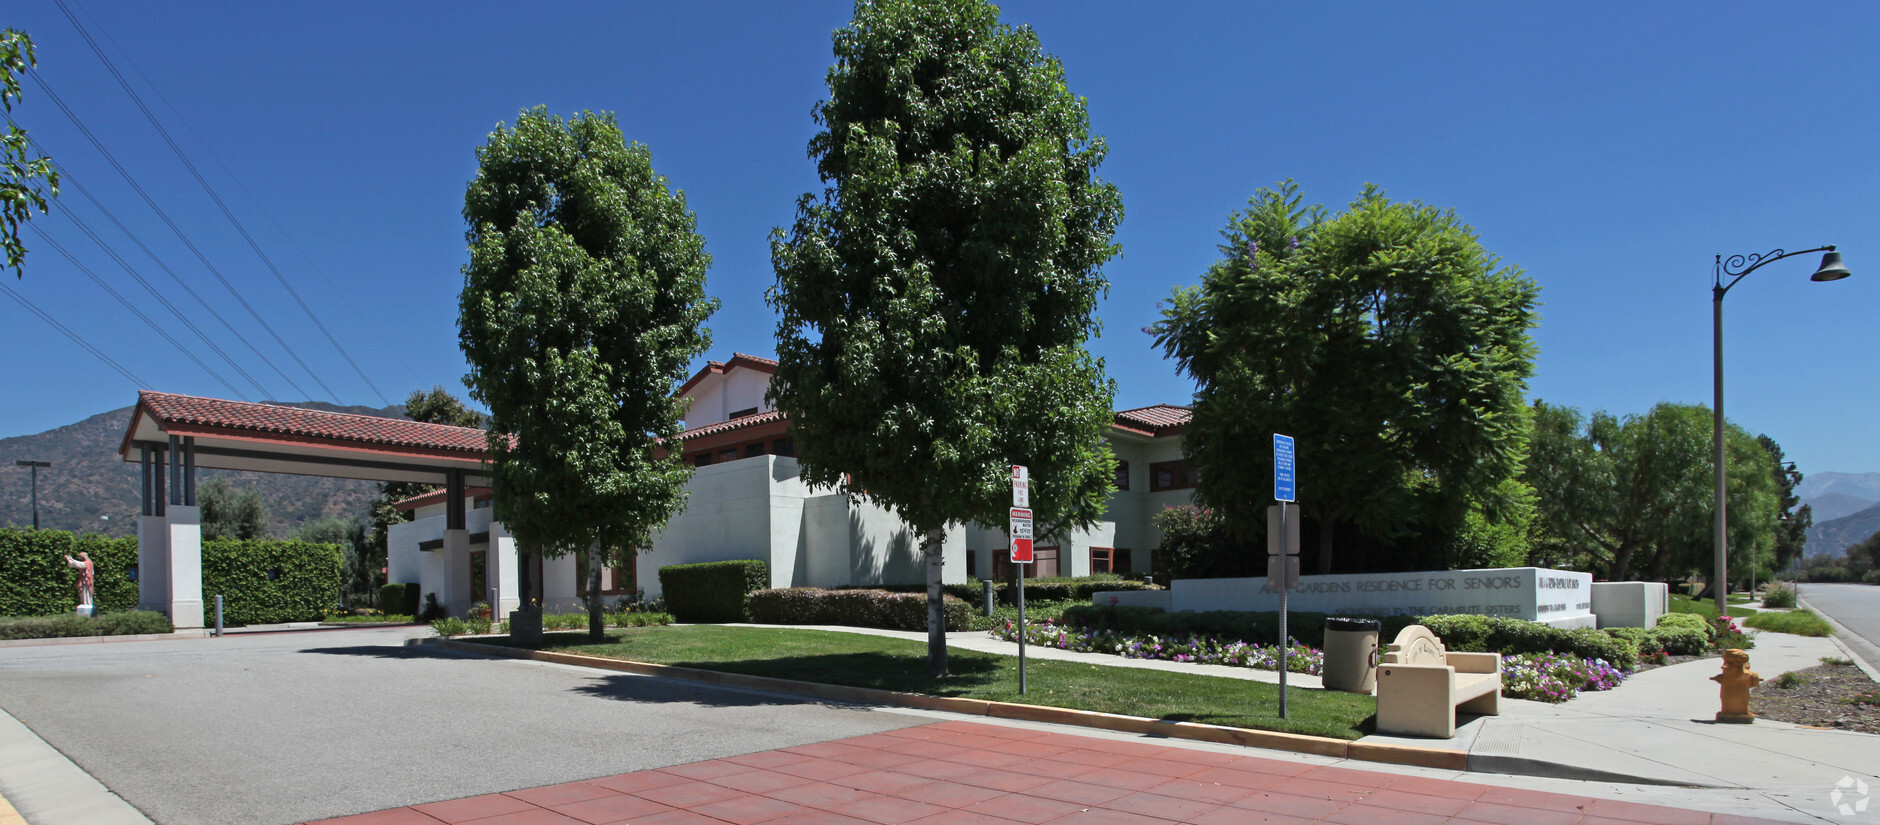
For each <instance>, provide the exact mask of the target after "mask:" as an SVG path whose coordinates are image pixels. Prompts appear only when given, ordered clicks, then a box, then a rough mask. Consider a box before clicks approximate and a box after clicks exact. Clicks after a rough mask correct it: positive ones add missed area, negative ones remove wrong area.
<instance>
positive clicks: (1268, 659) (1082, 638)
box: [991, 619, 1632, 703]
mask: <svg viewBox="0 0 1880 825" xmlns="http://www.w3.org/2000/svg"><path fill="white" fill-rule="evenodd" d="M1025 630H1026V632H1025V643H1026V644H1033V645H1038V646H1041V647H1051V648H1056V649H1058V650H1069V651H1073V652H1077V653H1108V654H1111V655H1114V656H1122V657H1124V658H1128V659H1162V660H1165V661H1170V662H1189V663H1194V664H1203V665H1233V666H1235V667H1248V668H1253V669H1255V670H1279V646H1278V645H1257V644H1247V643H1245V642H1238V641H1229V642H1223V641H1221V640H1219V639H1215V638H1212V637H1209V636H1200V635H1196V636H1182V637H1160V636H1153V635H1147V634H1143V635H1125V634H1122V633H1118V632H1116V631H1114V630H1086V629H1083V628H1080V627H1075V626H1072V625H1061V624H1058V623H1056V622H1053V621H1050V620H1048V619H1047V620H1045V621H1043V622H1039V623H1037V624H1028V626H1027V627H1026V629H1025ZM991 635H992V637H993V638H995V639H1001V640H1004V641H1008V642H1013V641H1017V640H1018V627H1017V625H1016V623H1013V622H1006V623H1005V624H1003V625H1000V626H999V627H996V628H993V629H992V634H991ZM1324 663H1325V654H1324V652H1323V651H1320V650H1316V649H1313V648H1310V647H1307V646H1305V645H1302V644H1298V643H1297V642H1295V643H1294V644H1293V646H1292V657H1291V660H1290V661H1289V662H1288V664H1289V665H1290V667H1289V670H1291V671H1292V672H1294V673H1309V674H1312V675H1314V676H1317V675H1319V671H1320V669H1321V667H1323V665H1324ZM1501 669H1502V675H1501V679H1502V687H1501V695H1503V696H1506V697H1509V698H1511V699H1531V700H1534V701H1537V702H1553V703H1559V702H1565V701H1567V700H1568V699H1572V698H1573V697H1575V696H1578V695H1580V691H1583V690H1612V689H1613V688H1615V687H1618V686H1619V683H1620V682H1622V681H1624V680H1625V677H1627V676H1630V675H1632V674H1631V672H1630V671H1627V670H1621V669H1619V668H1616V667H1613V666H1612V665H1611V664H1609V663H1607V661H1606V660H1605V659H1587V658H1581V657H1578V656H1570V655H1562V654H1558V653H1523V654H1518V655H1513V656H1503V657H1501Z"/></svg>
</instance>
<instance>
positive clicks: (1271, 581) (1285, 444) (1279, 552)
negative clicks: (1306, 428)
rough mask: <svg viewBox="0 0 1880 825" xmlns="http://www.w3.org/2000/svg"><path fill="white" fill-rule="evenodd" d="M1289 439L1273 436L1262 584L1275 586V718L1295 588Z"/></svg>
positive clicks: (1282, 694)
mask: <svg viewBox="0 0 1880 825" xmlns="http://www.w3.org/2000/svg"><path fill="white" fill-rule="evenodd" d="M1294 469H1295V468H1294V467H1293V439H1292V436H1290V435H1280V434H1279V433H1274V434H1273V498H1274V499H1276V500H1278V501H1279V505H1278V506H1277V507H1274V508H1269V510H1268V512H1269V513H1270V512H1271V511H1272V510H1275V509H1277V510H1278V511H1279V518H1278V519H1277V521H1275V520H1273V519H1271V517H1269V519H1268V521H1267V552H1268V554H1269V555H1268V556H1267V558H1266V584H1267V586H1268V587H1272V586H1274V585H1278V586H1279V718H1281V719H1284V718H1286V672H1287V671H1288V670H1291V669H1292V636H1291V634H1289V633H1287V632H1286V631H1287V628H1286V594H1288V593H1291V592H1292V589H1293V588H1294V587H1298V586H1299V556H1298V553H1299V532H1298V531H1299V526H1298V524H1297V521H1296V520H1295V522H1294V523H1293V524H1287V523H1286V521H1287V519H1286V509H1287V508H1286V504H1287V503H1288V502H1291V501H1292V500H1293V487H1294V483H1293V482H1294Z"/></svg>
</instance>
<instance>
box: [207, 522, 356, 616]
mask: <svg viewBox="0 0 1880 825" xmlns="http://www.w3.org/2000/svg"><path fill="white" fill-rule="evenodd" d="M342 557H343V554H342V553H341V552H340V549H339V545H337V544H314V543H312V542H305V541H276V540H272V539H249V540H246V541H243V540H239V539H217V540H213V541H205V542H203V543H202V602H203V605H202V606H203V614H204V617H205V618H206V619H208V620H209V621H211V622H213V621H214V618H213V611H214V610H215V606H214V599H215V597H216V595H217V594H220V595H221V596H222V623H223V624H225V625H230V626H240V625H248V624H279V623H281V622H317V621H320V620H321V619H323V618H326V610H327V608H329V607H332V606H333V605H335V604H337V603H338V602H339V580H340V566H341V564H342Z"/></svg>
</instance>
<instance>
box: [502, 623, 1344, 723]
mask: <svg viewBox="0 0 1880 825" xmlns="http://www.w3.org/2000/svg"><path fill="white" fill-rule="evenodd" d="M607 636H608V641H607V642H606V643H604V644H598V645H596V644H589V643H588V642H587V635H586V634H585V633H550V634H547V635H546V637H545V638H546V642H545V644H544V645H543V647H542V649H544V650H558V651H566V652H570V653H584V654H588V655H593V656H606V657H610V658H616V659H627V660H631V661H635V662H649V663H654V664H666V665H682V666H685V667H693V668H700V669H703V670H717V671H725V672H730V673H748V674H752V675H756V676H771V677H777V678H783V679H797V680H801V681H806V682H821V683H824V684H834V685H847V686H851V687H866V688H879V689H882V690H894V691H901V692H904V693H925V694H930V695H934V696H954V697H963V698H971V699H985V700H991V701H996V702H1017V703H1022V704H1031V705H1047V706H1051V707H1061V708H1074V709H1078V710H1094V711H1102V712H1104V713H1116V714H1122V715H1125V716H1140V717H1148V718H1151V719H1166V720H1169V721H1180V722H1201V723H1206V724H1212V725H1228V726H1232V727H1242V728H1258V729H1262V730H1277V731H1287V732H1291V733H1304V734H1311V735H1315V736H1330V737H1335V738H1339V739H1357V738H1358V737H1360V736H1363V735H1365V734H1367V733H1369V732H1370V731H1371V727H1372V725H1373V717H1374V716H1375V715H1376V714H1377V700H1375V699H1373V698H1372V697H1370V696H1366V695H1362V694H1354V693H1344V692H1341V691H1324V690H1311V689H1302V688H1297V687H1295V688H1292V689H1291V690H1289V691H1288V692H1287V710H1288V711H1289V717H1290V718H1288V719H1280V718H1278V701H1279V686H1278V685H1272V684H1267V683H1265V682H1255V681H1245V680H1240V679H1226V678H1222V677H1218V676H1196V675H1191V674H1185V673H1168V672H1163V671H1156V670H1144V669H1140V668H1122V667H1103V666H1098V665H1085V664H1077V663H1072V662H1061V661H1055V662H1054V661H1037V660H1033V661H1031V662H1030V663H1029V664H1028V665H1027V682H1028V687H1029V688H1030V690H1029V692H1027V693H1026V694H1025V695H1023V696H1021V695H1019V692H1018V657H1016V656H1001V655H995V654H990V653H975V652H972V651H967V650H959V649H952V650H949V651H948V657H947V659H948V667H949V669H950V670H951V672H952V675H950V676H947V677H946V678H943V679H939V680H934V679H930V678H928V677H927V675H926V667H927V645H926V644H925V643H924V642H915V641H908V640H904V639H892V638H885V637H880V636H864V635H860V634H856V633H841V632H835V631H823V630H797V629H793V628H763V627H720V626H714V625H695V626H689V627H639V628H619V629H612V630H609V631H607ZM497 643H499V644H500V643H501V642H500V641H498V642H497Z"/></svg>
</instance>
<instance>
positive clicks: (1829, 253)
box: [1710, 244, 1853, 616]
mask: <svg viewBox="0 0 1880 825" xmlns="http://www.w3.org/2000/svg"><path fill="white" fill-rule="evenodd" d="M1810 252H1822V253H1825V254H1823V255H1822V256H1821V266H1819V267H1817V268H1816V269H1815V274H1814V275H1812V276H1810V277H1809V280H1811V281H1838V280H1841V279H1842V278H1845V277H1847V276H1848V275H1851V274H1853V273H1850V272H1848V271H1847V266H1846V265H1845V264H1842V263H1841V253H1839V252H1836V251H1834V245H1833V244H1829V245H1827V246H1817V247H1815V248H1814V249H1800V250H1796V251H1794V252H1785V251H1783V250H1781V249H1772V250H1770V251H1768V252H1764V253H1762V254H1759V255H1731V256H1730V257H1729V258H1727V259H1726V258H1724V257H1723V256H1722V255H1718V256H1717V263H1716V269H1715V272H1714V274H1715V278H1716V281H1715V284H1714V285H1713V286H1712V287H1711V289H1710V308H1711V320H1712V326H1711V330H1712V339H1711V344H1712V350H1711V355H1712V358H1711V369H1712V372H1711V378H1712V386H1713V389H1714V394H1715V403H1714V404H1713V405H1712V409H1711V414H1712V416H1713V419H1714V420H1713V421H1712V427H1711V448H1712V453H1711V458H1712V460H1713V461H1714V462H1715V463H1716V475H1717V490H1716V497H1715V498H1716V500H1715V502H1714V516H1715V531H1714V535H1715V539H1716V564H1717V569H1716V573H1715V575H1714V576H1713V578H1712V580H1711V588H1712V589H1713V590H1715V591H1716V597H1717V615H1719V616H1724V615H1728V612H1727V611H1728V604H1727V602H1728V599H1729V595H1730V594H1729V591H1730V585H1729V578H1728V573H1729V541H1728V530H1729V527H1728V524H1727V522H1726V521H1725V516H1726V513H1725V511H1724V497H1725V495H1726V494H1727V492H1728V491H1727V489H1726V488H1725V485H1726V480H1727V479H1726V471H1725V469H1724V458H1725V456H1724V449H1723V296H1724V294H1725V293H1727V292H1729V291H1730V287H1733V286H1736V282H1737V281H1741V280H1743V276H1745V275H1748V274H1750V273H1751V272H1755V271H1756V270H1758V269H1760V268H1762V266H1763V265H1764V264H1768V263H1773V262H1775V261H1779V260H1782V259H1783V258H1788V257H1791V256H1795V255H1806V254H1808V253H1810ZM1726 276H1727V277H1729V279H1730V282H1729V283H1727V284H1726V283H1724V282H1723V279H1724V278H1725V277H1726Z"/></svg>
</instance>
